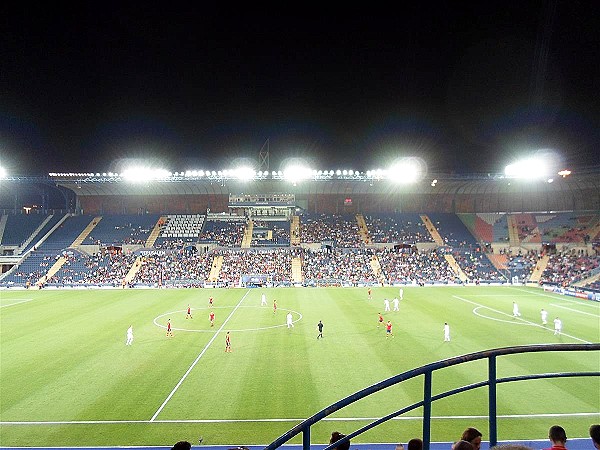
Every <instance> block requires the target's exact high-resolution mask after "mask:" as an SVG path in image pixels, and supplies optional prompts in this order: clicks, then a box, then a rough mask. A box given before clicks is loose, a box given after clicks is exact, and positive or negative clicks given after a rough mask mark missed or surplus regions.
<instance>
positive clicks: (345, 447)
mask: <svg viewBox="0 0 600 450" xmlns="http://www.w3.org/2000/svg"><path fill="white" fill-rule="evenodd" d="M344 437H346V435H345V434H341V433H340V432H338V431H334V432H333V433H331V439H329V443H330V444H333V443H335V442H337V441H339V440H340V439H342V438H344ZM335 448H336V449H337V450H350V440H348V442H345V443H344V444H340V445H338V446H337V447H335Z"/></svg>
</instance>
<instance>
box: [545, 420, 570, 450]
mask: <svg viewBox="0 0 600 450" xmlns="http://www.w3.org/2000/svg"><path fill="white" fill-rule="evenodd" d="M548 439H550V443H551V444H552V447H549V448H548V449H544V450H565V449H566V444H567V433H566V432H565V429H564V428H563V427H561V426H560V425H553V426H551V427H550V430H548Z"/></svg>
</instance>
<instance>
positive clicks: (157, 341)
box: [0, 287, 600, 446]
mask: <svg viewBox="0 0 600 450" xmlns="http://www.w3.org/2000/svg"><path fill="white" fill-rule="evenodd" d="M262 292H265V293H266V295H267V299H268V302H269V305H268V306H266V307H265V306H263V307H261V306H260V295H261V293H262ZM397 292H398V290H397V289H396V288H376V289H374V290H373V299H372V300H368V299H367V291H366V289H363V288H356V289H350V288H321V289H310V288H289V289H270V290H264V291H263V290H260V289H253V290H246V289H228V290H206V289H189V290H93V291H83V290H82V291H69V290H67V291H37V292H36V291H0V327H1V328H0V351H1V353H0V420H1V424H0V445H2V446H109V445H111V446H112V445H148V446H151V445H172V443H173V442H176V441H178V440H182V439H185V440H189V441H190V442H192V443H196V442H198V438H199V437H200V436H203V438H204V444H208V445H215V444H268V443H269V442H271V441H272V440H274V439H275V438H276V437H278V436H279V435H281V434H282V433H284V432H285V431H287V430H288V429H290V428H291V427H292V426H294V425H295V424H297V423H298V422H299V421H300V420H302V419H304V418H306V417H308V416H310V415H312V414H314V413H315V412H317V411H319V410H321V409H322V408H324V407H326V406H328V405H330V404H332V403H334V402H336V401H338V400H340V399H341V398H343V397H345V396H347V395H349V394H352V393H353V392H355V391H357V390H360V389H362V388H364V387H367V386H369V385H371V384H373V383H376V382H379V381H381V380H383V379H385V378H388V377H390V376H393V375H396V374H399V373H401V372H404V371H407V370H410V369H413V368H416V367H419V366H422V365H424V364H427V363H430V362H434V361H438V360H441V359H445V358H449V357H453V356H457V355H462V354H466V353H471V352H475V351H480V350H486V349H490V348H498V347H505V346H513V345H527V344H541V343H585V342H598V341H600V305H599V304H598V303H595V302H591V301H585V300H578V299H575V298H569V297H563V296H558V295H553V294H548V293H545V292H543V291H541V290H539V289H533V288H530V289H527V288H516V287H443V288H442V287H440V288H405V289H404V300H403V301H402V302H401V303H400V311H399V312H388V313H384V317H385V318H386V320H387V319H388V318H389V319H390V320H391V321H392V323H393V325H394V328H393V330H394V335H395V337H394V338H389V339H386V337H385V331H384V328H383V327H381V328H377V313H378V312H380V311H381V312H382V313H383V299H384V297H389V298H392V297H394V296H395V295H396V294H397ZM211 295H212V296H213V297H214V298H215V305H214V311H215V313H216V323H215V326H214V328H211V327H210V324H209V320H208V314H209V311H210V310H209V309H208V297H209V296H211ZM273 299H277V303H278V310H277V313H276V314H274V313H273V308H272V300H273ZM515 300H516V301H517V302H518V303H519V306H520V310H521V313H522V317H520V318H517V319H514V318H513V317H512V302H513V301H515ZM188 304H190V305H191V307H192V309H193V319H187V320H186V319H185V310H186V308H187V305H188ZM541 308H545V309H547V310H548V311H549V325H547V326H546V327H545V328H544V327H542V326H541V325H540V323H541V320H540V309H541ZM288 311H291V312H292V315H293V318H294V321H295V322H294V325H295V326H294V328H292V329H288V328H287V327H286V326H285V316H286V314H287V312H288ZM556 316H560V318H561V319H562V321H563V333H564V334H563V335H562V336H554V334H553V329H552V320H553V319H554V317H556ZM167 319H171V322H172V325H173V328H174V337H172V338H167V337H166V336H165V325H166V322H167ZM319 320H322V321H323V323H324V325H325V328H324V336H325V337H324V339H320V340H317V339H316V337H317V331H316V324H317V322H318V321H319ZM445 321H447V322H448V323H449V324H450V326H451V336H452V341H451V342H449V343H448V342H446V343H445V342H443V324H444V322H445ZM129 325H133V329H134V335H135V340H134V342H133V345H132V346H125V337H126V336H125V332H126V330H127V328H128V327H129ZM226 331H230V332H231V336H232V347H233V352H232V353H225V351H224V350H225V332H226ZM598 370H600V354H599V353H598V352H573V353H568V354H567V353H542V354H528V355H514V356H506V357H501V358H500V359H499V360H498V376H509V375H516V374H527V373H543V372H561V371H598ZM486 376H487V374H486V362H485V361H476V362H471V363H467V364H463V365H460V366H457V367H452V368H446V369H442V370H441V371H438V372H436V373H435V374H434V376H433V390H434V394H435V393H439V392H443V391H446V390H448V389H451V388H454V387H458V386H462V385H464V384H467V383H471V382H476V381H481V380H484V379H486ZM421 399H422V378H421V377H420V378H418V379H415V380H409V381H408V382H405V383H401V384H400V385H398V386H394V387H392V388H390V389H387V390H385V391H383V392H380V393H377V394H375V395H372V396H371V397H369V398H367V399H364V400H362V401H360V402H358V403H356V404H354V405H352V406H350V407H348V408H346V409H344V410H341V411H339V412H337V413H335V414H334V415H333V416H332V418H335V419H336V421H335V422H331V421H322V422H321V423H319V424H318V425H316V426H315V427H313V430H312V441H313V443H324V442H325V441H327V440H328V437H329V435H330V433H331V431H332V430H333V429H338V430H340V431H342V432H351V431H353V430H355V429H357V428H358V427H360V426H362V425H364V424H366V423H368V422H370V421H371V420H369V419H370V418H379V417H382V416H383V415H385V414H388V413H390V412H393V411H395V410H398V409H400V408H402V407H403V406H406V405H407V404H410V403H413V402H416V401H419V400H421ZM487 407H488V404H487V389H477V390H473V391H470V392H466V393H463V394H459V395H457V396H454V397H451V398H448V399H444V400H441V401H439V402H436V403H434V405H433V411H432V414H433V416H434V417H435V418H434V420H433V422H432V436H431V437H432V440H433V441H450V440H454V439H456V438H458V436H459V435H460V432H461V431H462V430H463V429H464V428H466V427H467V426H475V427H478V428H479V429H481V430H482V431H484V430H487V419H486V417H487ZM421 412H422V411H421V410H420V409H419V410H416V411H414V412H413V413H412V414H411V415H410V416H409V417H408V418H406V419H402V420H394V421H391V422H388V423H386V424H384V425H382V426H380V427H378V428H376V429H375V430H371V431H370V432H368V433H366V434H364V435H362V436H361V437H360V438H355V439H354V440H353V442H357V443H358V442H400V441H403V442H406V441H407V440H408V439H410V438H412V437H416V436H420V435H421V426H422V425H421V421H420V420H419V417H420V415H421ZM498 414H499V416H500V419H499V423H498V437H499V439H501V440H502V439H544V438H546V436H547V430H548V428H549V426H551V425H553V424H556V423H558V424H561V425H562V426H563V427H564V428H565V429H566V430H567V433H568V436H569V437H570V438H575V437H586V436H587V430H588V428H589V425H590V424H591V423H598V421H599V420H600V379H597V378H594V379H592V378H573V379H550V380H535V381H527V382H517V383H507V384H502V385H499V386H498ZM516 415H518V417H513V416H516ZM484 434H485V431H484ZM485 438H486V437H485V435H484V439H485ZM293 442H294V443H299V442H300V438H299V437H298V438H297V439H295V440H294V441H293Z"/></svg>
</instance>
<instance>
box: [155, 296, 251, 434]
mask: <svg viewBox="0 0 600 450" xmlns="http://www.w3.org/2000/svg"><path fill="white" fill-rule="evenodd" d="M249 293H250V289H248V290H247V291H246V293H245V294H244V296H243V297H242V299H241V300H240V301H239V302H238V304H237V305H235V308H233V311H231V312H230V313H229V315H228V316H227V318H226V319H225V320H224V321H223V323H222V324H221V326H220V327H219V329H218V330H217V331H216V333H215V334H214V336H213V337H212V338H211V339H210V341H208V343H207V344H206V345H205V346H204V348H203V349H202V351H201V352H200V354H199V355H198V356H197V357H196V359H195V360H194V362H193V363H192V365H191V366H190V368H189V369H188V370H187V371H186V372H185V373H184V374H183V376H182V377H181V380H179V382H178V383H177V384H176V385H175V387H174V388H173V390H172V391H171V393H170V394H169V395H168V396H167V398H166V399H165V401H164V402H163V403H162V405H160V408H158V410H156V412H155V413H154V415H153V416H152V418H151V419H150V422H154V419H156V416H158V415H159V414H160V412H161V411H162V410H163V408H164V407H165V405H166V404H167V402H168V401H169V400H171V397H173V395H174V394H175V392H177V389H179V386H181V384H182V383H183V381H184V380H185V379H186V378H187V376H188V375H189V374H190V372H191V371H192V369H193V368H194V366H195V365H196V364H197V363H198V361H200V358H202V356H203V355H204V353H206V350H208V348H209V347H210V344H212V343H213V341H214V340H215V339H216V338H217V336H218V335H219V333H220V332H221V331H222V330H223V328H225V325H226V324H227V322H228V321H229V319H231V317H233V314H234V313H235V312H236V311H237V309H238V308H239V307H240V305H241V304H242V302H243V301H244V299H245V298H246V297H247V296H248V294H249Z"/></svg>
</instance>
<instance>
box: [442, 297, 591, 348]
mask: <svg viewBox="0 0 600 450" xmlns="http://www.w3.org/2000/svg"><path fill="white" fill-rule="evenodd" d="M452 297H454V298H457V299H459V300H462V301H463V302H467V303H470V304H472V305H475V306H477V307H479V308H486V309H489V310H490V311H494V312H495V313H498V314H500V315H503V316H508V317H511V318H512V317H513V316H512V315H511V314H507V313H505V312H503V311H498V310H497V309H494V308H490V307H489V306H485V305H480V304H479V303H476V302H472V301H471V300H467V299H466V298H462V297H459V296H458V295H453V296H452ZM476 309H478V308H475V309H474V310H473V313H474V314H476V315H478V314H477V313H476V312H475V310H476ZM514 319H516V320H519V321H521V322H524V323H526V324H528V325H531V326H534V327H539V328H543V329H544V330H548V331H552V332H554V329H552V328H546V327H545V326H543V325H539V324H537V323H534V322H530V321H529V320H526V319H521V318H520V317H514ZM560 335H561V336H566V337H569V338H571V339H575V340H576V341H579V342H583V343H584V344H591V342H588V341H585V340H583V339H580V338H578V337H575V336H571V335H570V334H566V333H560Z"/></svg>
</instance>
